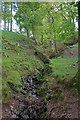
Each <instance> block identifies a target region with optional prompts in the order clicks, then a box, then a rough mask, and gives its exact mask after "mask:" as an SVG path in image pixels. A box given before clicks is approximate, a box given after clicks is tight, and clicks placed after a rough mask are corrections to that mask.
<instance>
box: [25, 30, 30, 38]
mask: <svg viewBox="0 0 80 120" xmlns="http://www.w3.org/2000/svg"><path fill="white" fill-rule="evenodd" d="M26 32H27V38H28V40H29V39H30V36H29V30H28V29H26Z"/></svg>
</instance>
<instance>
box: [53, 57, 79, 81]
mask: <svg viewBox="0 0 80 120" xmlns="http://www.w3.org/2000/svg"><path fill="white" fill-rule="evenodd" d="M77 61H78V58H55V59H52V60H51V66H53V74H54V75H55V76H58V77H59V78H60V79H61V80H63V79H65V78H68V77H71V78H72V77H74V76H75V75H76V72H77V70H78V67H77V66H76V67H74V66H73V64H75V63H76V62H77Z"/></svg>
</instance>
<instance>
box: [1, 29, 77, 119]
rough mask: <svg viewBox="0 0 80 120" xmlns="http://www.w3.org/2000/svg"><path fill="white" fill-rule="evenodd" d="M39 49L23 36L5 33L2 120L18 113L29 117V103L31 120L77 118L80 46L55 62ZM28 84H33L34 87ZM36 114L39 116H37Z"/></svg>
mask: <svg viewBox="0 0 80 120" xmlns="http://www.w3.org/2000/svg"><path fill="white" fill-rule="evenodd" d="M32 43H33V45H32ZM37 47H39V46H36V45H35V44H34V42H32V40H30V41H28V39H27V38H26V37H25V36H23V35H22V34H19V33H14V32H9V31H2V52H3V56H2V57H3V60H2V67H3V71H2V74H3V76H2V78H3V80H2V92H3V95H2V97H3V118H5V117H6V116H8V117H12V116H14V115H15V112H14V110H15V109H16V111H17V112H16V115H17V116H18V117H21V116H22V118H24V117H27V116H25V111H26V108H25V107H24V106H26V103H27V102H28V108H27V109H28V110H29V111H30V113H31V114H30V117H32V116H31V115H33V117H32V118H34V116H37V117H38V118H41V119H44V118H45V119H46V118H47V117H49V118H51V119H52V118H57V117H60V118H61V117H62V116H63V117H64V116H65V117H66V118H69V117H71V118H74V117H75V118H76V117H77V110H78V109H77V108H76V109H75V110H74V107H76V106H77V94H78V91H77V82H76V80H77V78H76V79H75V76H76V73H77V71H78V45H77V44H75V45H73V46H70V47H69V48H68V49H67V50H66V49H65V50H64V51H63V52H62V53H61V55H60V56H58V57H56V58H52V59H49V58H48V56H45V54H44V49H41V50H40V51H39V49H38V48H37ZM37 50H38V51H37ZM46 50H48V49H46ZM35 51H37V52H36V53H37V55H36V54H35ZM48 52H49V51H48ZM46 53H47V51H46ZM29 77H30V78H29ZM29 80H33V84H32V83H31V81H29ZM34 91H36V92H34ZM33 93H35V94H33ZM34 96H35V97H34ZM38 97H39V98H38ZM17 100H18V101H17ZM12 103H13V104H12ZM74 103H75V104H74ZM16 104H17V105H16ZM11 106H12V107H13V109H12V108H10V107H11ZM17 106H18V109H17V108H16V107H17ZM33 106H35V108H34V112H33V113H32V112H31V111H32V110H33ZM11 109H12V112H11ZM36 110H38V113H37V115H34V113H35V111H36ZM9 112H10V113H9ZM19 112H20V113H19ZM13 113H14V114H13ZM27 114H28V113H27V111H26V115H27ZM70 115H71V116H70ZM28 116H29V115H28Z"/></svg>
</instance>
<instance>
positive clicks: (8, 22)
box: [7, 20, 9, 31]
mask: <svg viewBox="0 0 80 120" xmlns="http://www.w3.org/2000/svg"><path fill="white" fill-rule="evenodd" d="M7 30H8V31H9V20H8V27H7Z"/></svg>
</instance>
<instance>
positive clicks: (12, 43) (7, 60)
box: [2, 31, 43, 102]
mask: <svg viewBox="0 0 80 120" xmlns="http://www.w3.org/2000/svg"><path fill="white" fill-rule="evenodd" d="M22 42H24V44H26V47H23V46H21V45H20V43H22ZM2 45H3V49H2V50H3V61H2V67H3V82H2V84H3V85H2V86H3V101H5V102H7V101H6V100H8V99H9V97H11V96H12V95H13V91H12V88H10V87H11V86H10V85H9V84H8V83H11V84H12V87H13V90H15V91H17V92H20V91H21V90H22V89H21V84H22V81H21V79H22V78H24V77H26V76H27V75H28V74H29V73H30V74H33V73H37V72H39V71H38V70H37V68H38V67H41V68H42V67H43V65H42V63H41V61H40V60H38V59H37V58H36V57H35V56H34V54H33V53H31V49H30V50H29V47H28V44H27V39H26V38H25V37H24V36H23V35H21V34H18V33H13V32H8V31H2ZM26 48H27V49H26ZM32 51H33V50H32Z"/></svg>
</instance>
